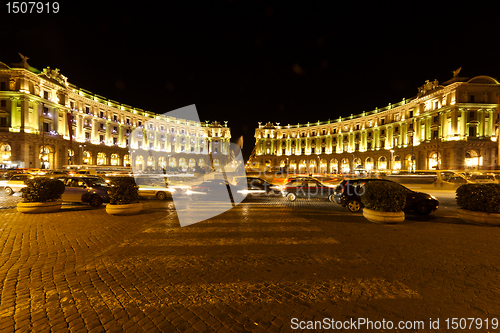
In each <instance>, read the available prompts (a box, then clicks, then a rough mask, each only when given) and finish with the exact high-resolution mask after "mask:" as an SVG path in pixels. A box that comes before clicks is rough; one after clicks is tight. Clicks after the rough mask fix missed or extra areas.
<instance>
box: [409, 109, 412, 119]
mask: <svg viewBox="0 0 500 333" xmlns="http://www.w3.org/2000/svg"><path fill="white" fill-rule="evenodd" d="M412 117H413V110H411V111H410V116H409V118H412Z"/></svg>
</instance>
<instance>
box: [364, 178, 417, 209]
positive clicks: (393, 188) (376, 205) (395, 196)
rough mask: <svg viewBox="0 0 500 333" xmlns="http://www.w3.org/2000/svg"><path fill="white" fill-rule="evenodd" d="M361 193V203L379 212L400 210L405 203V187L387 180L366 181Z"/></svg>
mask: <svg viewBox="0 0 500 333" xmlns="http://www.w3.org/2000/svg"><path fill="white" fill-rule="evenodd" d="M363 187H364V193H363V194H362V195H361V202H362V203H363V205H364V206H365V207H366V208H368V209H371V210H376V211H379V212H401V211H402V210H403V209H404V207H405V205H406V192H407V191H406V189H405V188H404V187H402V186H401V185H399V184H397V183H393V182H388V181H372V182H367V183H366V184H365V185H364V186H363Z"/></svg>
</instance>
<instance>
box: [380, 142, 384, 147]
mask: <svg viewBox="0 0 500 333" xmlns="http://www.w3.org/2000/svg"><path fill="white" fill-rule="evenodd" d="M384 147H385V140H380V148H384Z"/></svg>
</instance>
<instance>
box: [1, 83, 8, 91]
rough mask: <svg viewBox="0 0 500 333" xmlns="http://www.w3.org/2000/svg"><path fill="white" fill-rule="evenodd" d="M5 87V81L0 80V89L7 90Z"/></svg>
mask: <svg viewBox="0 0 500 333" xmlns="http://www.w3.org/2000/svg"><path fill="white" fill-rule="evenodd" d="M5 87H6V85H5V82H0V90H7V89H6V88H5Z"/></svg>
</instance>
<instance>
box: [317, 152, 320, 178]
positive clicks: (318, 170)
mask: <svg viewBox="0 0 500 333" xmlns="http://www.w3.org/2000/svg"><path fill="white" fill-rule="evenodd" d="M320 161H321V159H320V156H319V155H318V168H317V172H318V174H319V173H320V172H321V171H320V169H319V165H320V164H319V163H320Z"/></svg>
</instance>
